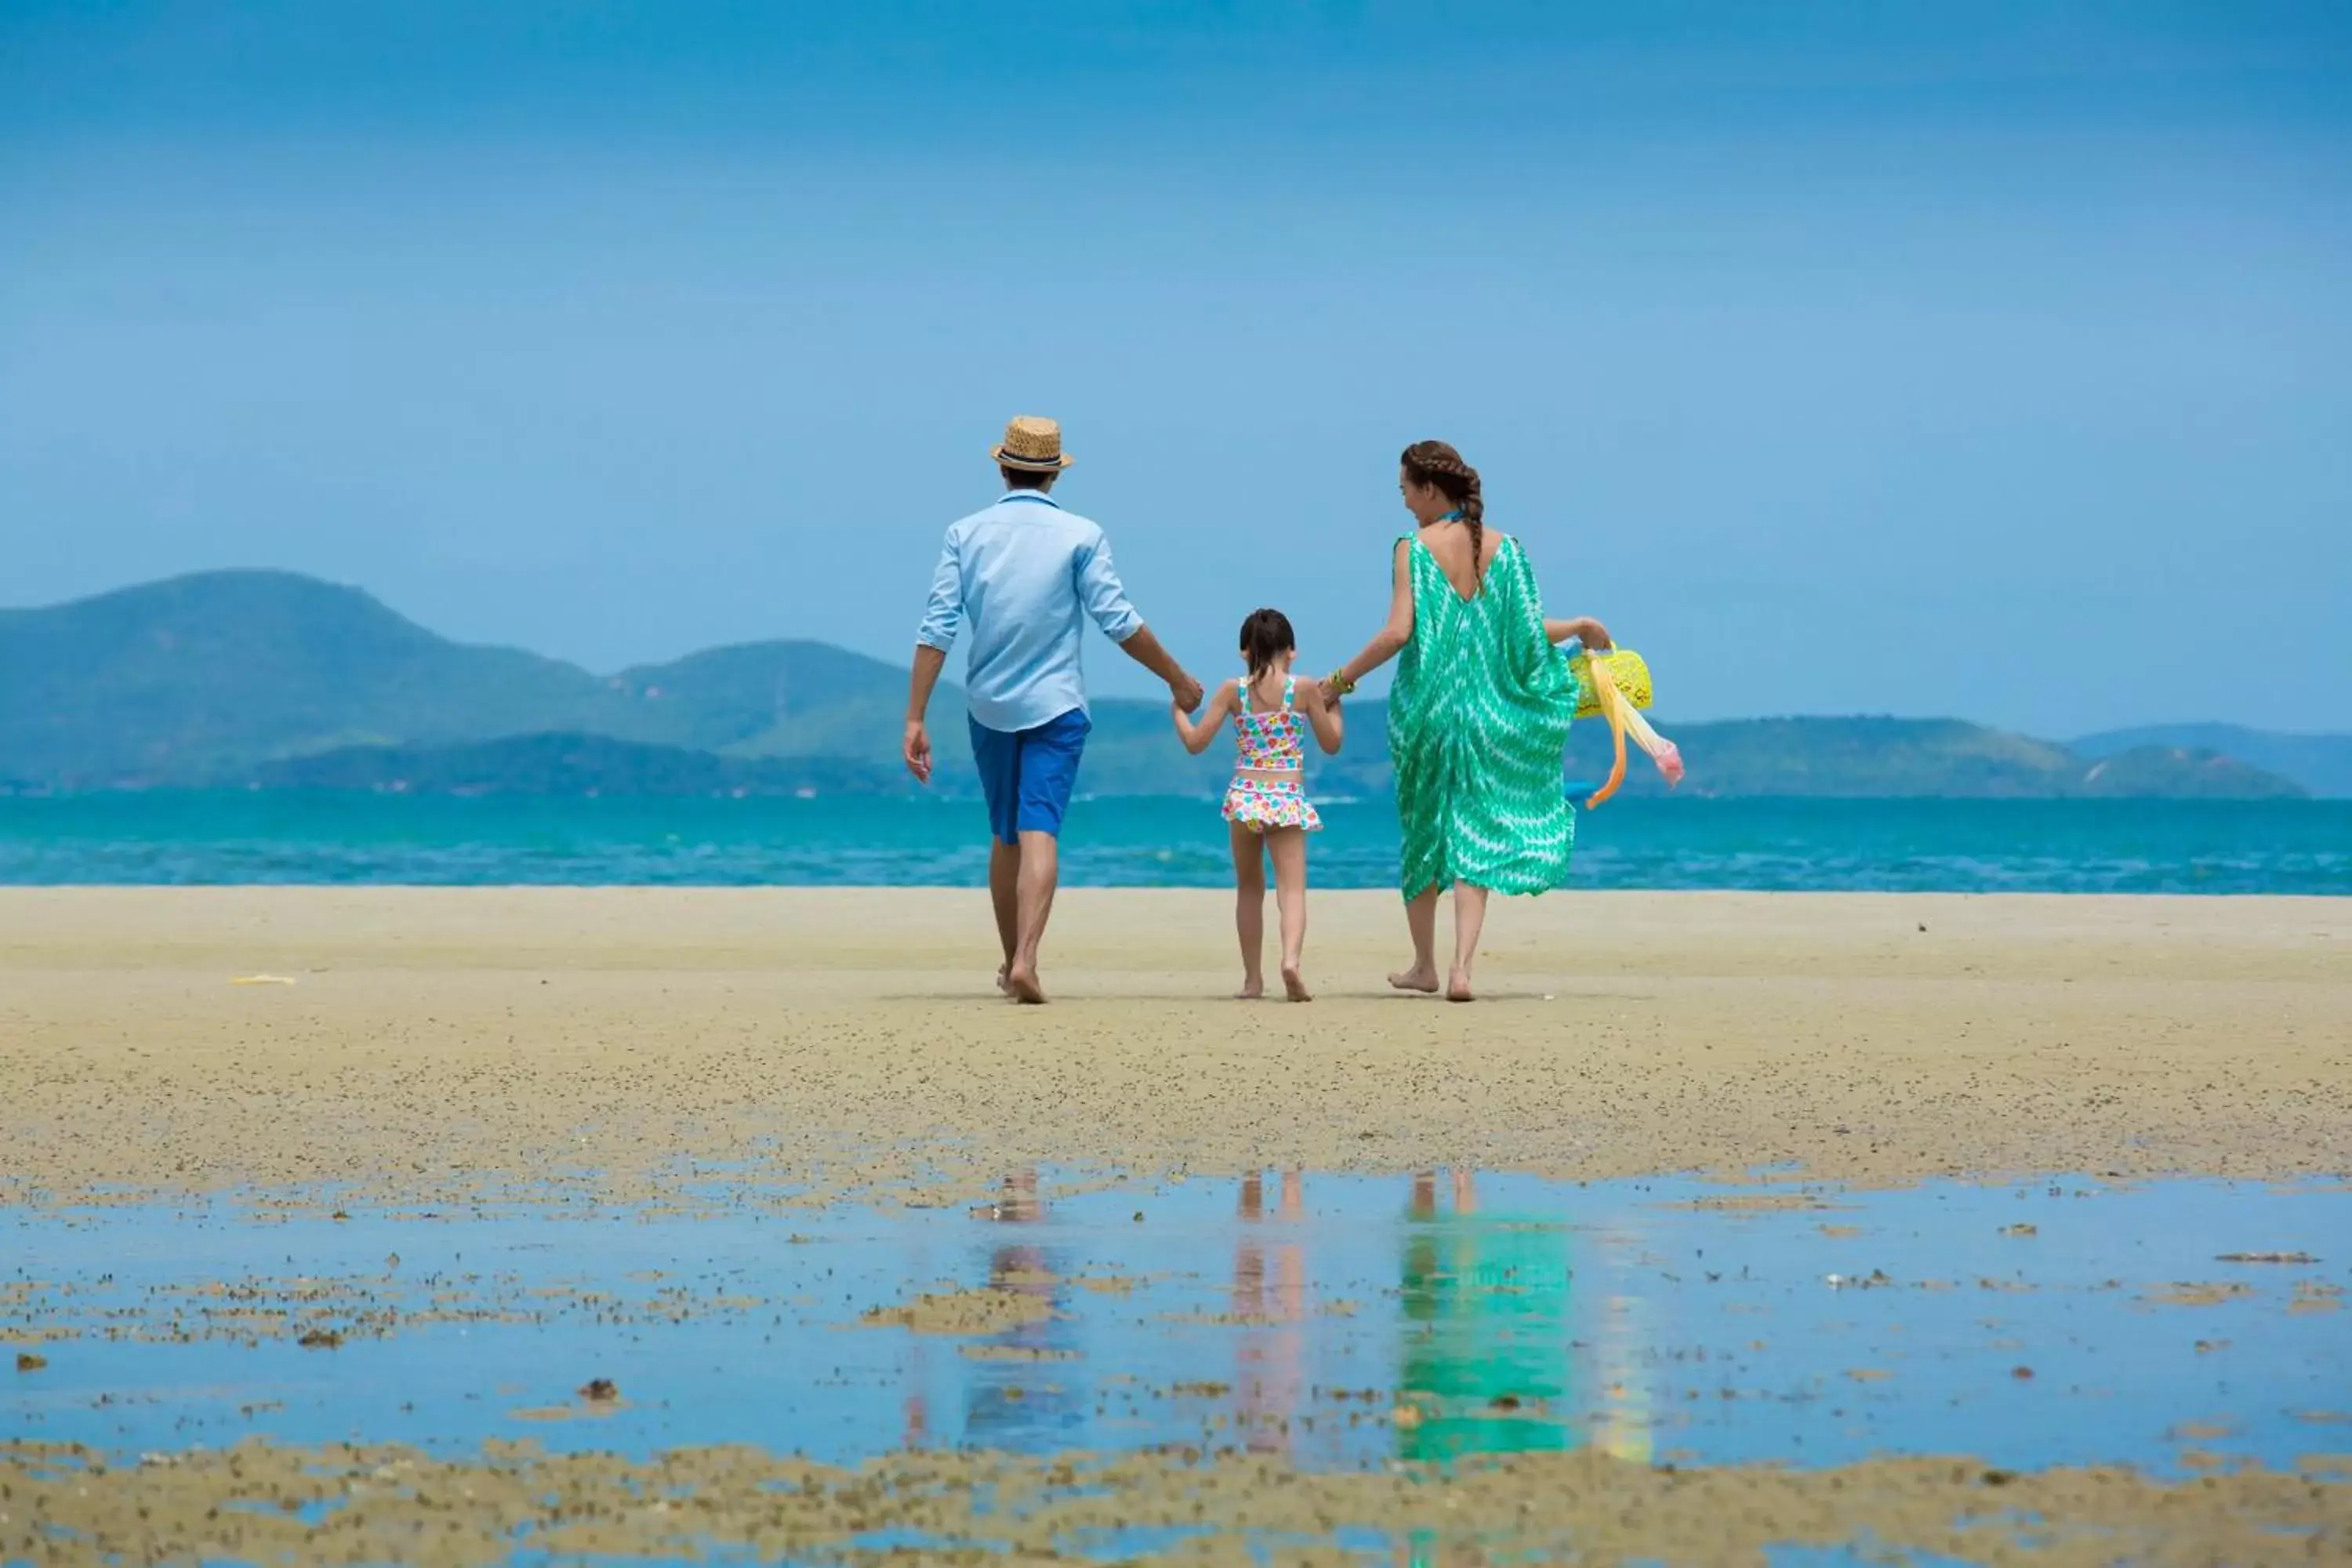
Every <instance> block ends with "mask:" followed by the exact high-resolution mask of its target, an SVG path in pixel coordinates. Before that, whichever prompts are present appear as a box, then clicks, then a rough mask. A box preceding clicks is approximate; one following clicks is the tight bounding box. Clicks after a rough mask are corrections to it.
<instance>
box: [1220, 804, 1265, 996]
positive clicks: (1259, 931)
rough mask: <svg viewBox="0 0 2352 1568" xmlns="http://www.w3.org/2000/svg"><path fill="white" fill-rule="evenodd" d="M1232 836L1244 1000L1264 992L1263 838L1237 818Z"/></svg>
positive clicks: (1230, 826) (1236, 925) (1235, 922)
mask: <svg viewBox="0 0 2352 1568" xmlns="http://www.w3.org/2000/svg"><path fill="white" fill-rule="evenodd" d="M1226 826H1228V827H1229V828H1230V829H1231V831H1232V833H1233V839H1234V931H1236V932H1238V933H1239V934H1240V936H1241V941H1242V988H1241V993H1240V994H1241V996H1242V998H1243V999H1244V1001H1247V1000H1249V999H1252V998H1254V997H1258V996H1263V995H1265V839H1263V838H1261V837H1258V834H1257V830H1256V829H1255V828H1251V827H1245V826H1243V825H1242V824H1240V823H1238V822H1234V823H1229V824H1227V825H1226Z"/></svg>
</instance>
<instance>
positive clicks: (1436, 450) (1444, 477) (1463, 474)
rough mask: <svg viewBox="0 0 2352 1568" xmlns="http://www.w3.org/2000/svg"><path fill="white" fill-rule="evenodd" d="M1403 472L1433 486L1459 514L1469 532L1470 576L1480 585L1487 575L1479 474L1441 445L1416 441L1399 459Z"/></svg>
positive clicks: (1483, 507)
mask: <svg viewBox="0 0 2352 1568" xmlns="http://www.w3.org/2000/svg"><path fill="white" fill-rule="evenodd" d="M1401 460H1402V462H1403V464H1404V471H1405V472H1406V473H1408V474H1410V475H1412V481H1413V483H1415V484H1420V485H1435V486H1436V487H1437V492H1438V494H1440V495H1442V496H1444V498H1445V499H1446V500H1450V501H1452V502H1453V503H1454V510H1456V511H1458V512H1460V513H1461V514H1462V523H1463V526H1464V527H1465V528H1467V529H1468V530H1469V531H1470V574H1471V575H1472V576H1473V577H1475V578H1477V579H1479V580H1481V581H1484V580H1485V578H1486V560H1485V557H1486V499H1485V498H1484V497H1482V496H1481V495H1480V494H1479V493H1478V470H1477V469H1475V468H1472V467H1471V466H1470V465H1469V464H1467V463H1465V462H1464V461H1463V460H1462V454H1461V453H1459V452H1457V451H1455V450H1454V448H1453V447H1451V446H1449V445H1447V444H1446V443H1445V442H1444V441H1415V442H1414V443H1413V444H1412V446H1410V447H1406V448H1405V449H1404V456H1403V458H1402V459H1401Z"/></svg>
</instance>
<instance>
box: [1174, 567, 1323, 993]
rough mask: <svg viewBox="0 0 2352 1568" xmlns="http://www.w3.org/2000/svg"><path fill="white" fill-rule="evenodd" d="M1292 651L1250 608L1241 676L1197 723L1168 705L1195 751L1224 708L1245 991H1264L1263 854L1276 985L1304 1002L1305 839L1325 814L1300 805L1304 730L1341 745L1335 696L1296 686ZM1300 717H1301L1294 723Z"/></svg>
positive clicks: (1288, 640) (1278, 622) (1278, 626)
mask: <svg viewBox="0 0 2352 1568" xmlns="http://www.w3.org/2000/svg"><path fill="white" fill-rule="evenodd" d="M1297 656H1298V647H1297V642H1296V641H1295V640H1294V639H1293V637H1291V633H1290V622H1289V620H1288V618H1287V617H1286V616H1284V615H1283V613H1282V612H1281V611H1280V610H1258V611H1256V612H1255V613H1253V614H1252V615H1251V616H1250V618H1249V619H1247V620H1245V621H1244V622H1243V623H1242V658H1243V659H1244V662H1245V663H1246V664H1247V665H1248V667H1249V675H1248V676H1247V678H1246V679H1241V680H1228V681H1226V682H1225V683H1224V684H1223V686H1220V687H1218V688H1217V694H1216V695H1215V696H1214V697H1213V698H1211V699H1210V700H1209V706H1208V707H1207V709H1206V710H1203V711H1202V714H1201V720H1200V722H1198V723H1194V722H1193V721H1192V720H1191V719H1190V718H1188V717H1186V715H1185V712H1184V710H1183V709H1182V708H1181V707H1180V708H1177V709H1175V710H1174V711H1175V715H1176V733H1177V734H1179V735H1181V736H1182V737H1183V741H1184V749H1185V750H1186V751H1188V752H1192V753H1193V754H1194V755H1195V756H1197V755H1199V754H1200V753H1201V752H1203V751H1206V750H1207V749H1208V745H1209V742H1211V741H1213V740H1214V739H1215V738H1216V734H1217V731H1218V729H1219V727H1220V726H1222V725H1223V723H1224V721H1225V716H1226V715H1227V714H1231V715H1232V716H1233V721H1234V741H1235V742H1237V743H1238V744H1239V746H1240V748H1241V756H1240V759H1239V761H1238V762H1237V763H1236V764H1235V767H1234V782H1233V784H1232V786H1231V787H1230V788H1228V789H1227V790H1226V791H1225V821H1226V822H1227V823H1228V824H1229V825H1230V827H1229V831H1230V833H1231V834H1232V836H1233V846H1234V925H1235V926H1236V927H1238V928H1239V930H1240V933H1241V941H1242V990H1241V994H1242V995H1243V996H1244V997H1255V996H1262V995H1264V994H1265V973H1264V963H1265V956H1264V949H1265V858H1266V857H1267V856H1269V855H1271V856H1272V857H1273V858H1274V886H1275V905H1276V908H1277V909H1279V910H1281V911H1282V988H1283V990H1284V991H1285V992H1286V994H1288V995H1289V997H1290V999H1291V1000H1292V1001H1293V1002H1307V1001H1312V1000H1313V998H1312V997H1311V996H1310V995H1309V994H1307V982H1306V981H1305V980H1304V979H1303V978H1301V977H1300V974H1299V973H1298V960H1299V953H1300V951H1301V950H1302V949H1303V948H1305V947H1306V945H1307V835H1308V834H1310V833H1313V832H1316V831H1318V830H1319V829H1320V828H1321V827H1322V826H1323V819H1322V818H1321V817H1319V816H1316V814H1315V808H1314V807H1313V806H1311V805H1307V794H1306V791H1305V790H1304V789H1303V788H1302V787H1301V785H1302V784H1303V783H1304V781H1305V779H1306V773H1307V746H1306V742H1305V739H1304V736H1303V734H1302V732H1301V731H1302V730H1303V729H1304V728H1306V727H1307V726H1312V727H1313V729H1314V731H1315V739H1316V742H1317V743H1318V744H1319V745H1320V746H1321V747H1322V748H1323V750H1324V752H1326V753H1327V754H1328V753H1333V752H1338V751H1339V740H1340V732H1341V725H1340V720H1339V701H1338V700H1337V699H1333V698H1327V697H1326V696H1325V695H1324V694H1323V689H1322V688H1321V687H1320V686H1318V685H1317V684H1316V683H1315V682H1314V681H1311V680H1310V681H1308V682H1307V683H1306V684H1305V685H1303V686H1302V685H1300V684H1299V683H1298V682H1297V680H1296V679H1293V678H1292V676H1291V673H1290V665H1291V661H1292V660H1293V659H1294V658H1297ZM1301 721H1304V723H1303V724H1302V722H1301Z"/></svg>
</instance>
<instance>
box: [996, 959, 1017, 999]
mask: <svg viewBox="0 0 2352 1568" xmlns="http://www.w3.org/2000/svg"><path fill="white" fill-rule="evenodd" d="M1010 973H1013V965H1011V964H1010V963H1000V964H998V965H997V966H996V988H997V989H998V990H999V991H1002V992H1003V993H1004V994H1006V995H1007V996H1010V995H1012V994H1013V987H1011V986H1010V985H1007V984H1005V983H1004V977H1005V976H1006V975H1008V974H1010Z"/></svg>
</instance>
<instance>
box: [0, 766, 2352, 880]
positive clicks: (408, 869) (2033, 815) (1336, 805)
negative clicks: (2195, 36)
mask: <svg viewBox="0 0 2352 1568" xmlns="http://www.w3.org/2000/svg"><path fill="white" fill-rule="evenodd" d="M1319 804H1320V805H1321V807H1322V810H1323V815H1324V819H1325V823H1326V830H1325V831H1324V832H1323V833H1322V834H1320V835H1318V836H1317V837H1316V838H1315V840H1314V841H1313V842H1312V844H1311V846H1310V858H1309V877H1310V881H1311V883H1312V885H1314V886H1316V887H1318V888H1323V889H1388V888H1391V887H1392V885H1393V883H1394V879H1395V875H1396V865H1397V859H1396V849H1397V832H1396V821H1395V815H1394V808H1393V806H1392V805H1391V803H1389V802H1388V801H1386V800H1384V799H1377V798H1375V799H1364V800H1354V801H1350V800H1344V799H1331V800H1327V801H1324V802H1321V803H1319ZM1577 839H1578V843H1577V850H1576V856H1575V860H1574V865H1573V870H1572V875H1571V878H1570V883H1569V887H1570V889H1628V888H1649V889H1726V890H1748V891H1811V892H1977V893H1991V892H2033V893H2150V894H2184V893H2185V894H2227V895H2263V894H2268V895H2310V896H2325V897H2344V896H2352V801H2345V800H2269V801H2243V800H2215V801H2195V800H2146V799H2122V800H2027V799H1993V800H1986V799H1944V798H1909V799H1868V798H1861V799H1827V798H1803V797H1759V798H1746V799H1720V798H1716V799H1676V800H1651V799H1622V800H1618V801H1612V802H1610V803H1609V804H1608V805H1604V806H1602V807H1601V808H1599V809H1597V810H1582V811H1580V812H1579V813H1578V818H1577ZM1063 872H1064V879H1065V883H1066V885H1068V886H1076V887H1101V888H1160V887H1167V888H1214V887H1230V886H1231V885H1232V875H1233V873H1232V867H1231V856H1230V850H1229V847H1228V845H1227V841H1226V837H1225V831H1224V826H1223V823H1222V822H1221V821H1220V820H1219V818H1218V816H1217V812H1216V808H1215V805H1214V804H1213V800H1211V799H1206V798H1202V797H1197V796H1132V795H1123V796H1096V797H1081V798H1080V799H1079V800H1078V801H1076V803H1075V805H1073V808H1072V810H1071V813H1070V817H1069V821H1068V824H1067V827H1066V833H1065V835H1064V839H1063ZM986 874H987V843H986V827H985V824H984V822H983V819H982V815H981V812H980V808H979V806H978V805H977V804H976V803H974V802H971V801H967V800H961V799H941V798H937V797H930V796H899V797H879V796H853V795H840V796H824V795H820V796H816V797H814V798H796V797H788V796H750V797H743V798H730V797H718V798H711V797H702V796H692V797H647V796H601V797H587V796H521V795H475V796H450V795H393V794H384V795H375V794H354V793H336V792H273V791H248V790H236V791H210V792H207V791H153V792H137V793H131V792H123V793H107V794H90V795H47V796H16V797H10V798H5V799H0V885H13V886H24V887H66V886H236V885H304V884H313V885H327V886H384V885H417V886H434V887H467V886H482V887H489V886H524V885H540V886H648V887H678V886H709V887H745V886H784V887H795V886H798V887H852V886H871V887H948V888H958V887H978V886H981V885H982V884H983V883H984V881H985V879H986Z"/></svg>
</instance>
